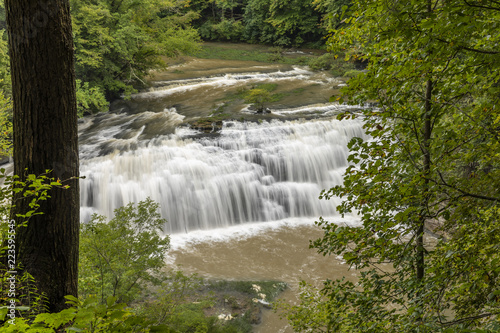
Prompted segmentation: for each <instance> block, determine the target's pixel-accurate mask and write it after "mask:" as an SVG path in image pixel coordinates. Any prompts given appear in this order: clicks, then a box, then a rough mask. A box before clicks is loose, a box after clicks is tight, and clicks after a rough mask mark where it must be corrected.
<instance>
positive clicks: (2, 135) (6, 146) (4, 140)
mask: <svg viewBox="0 0 500 333" xmlns="http://www.w3.org/2000/svg"><path fill="white" fill-rule="evenodd" d="M11 118H12V101H11V100H10V98H8V97H5V96H4V94H3V92H2V91H1V90H0V158H1V157H6V156H10V154H11V153H12V122H11Z"/></svg>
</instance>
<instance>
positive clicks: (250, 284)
mask: <svg viewBox="0 0 500 333" xmlns="http://www.w3.org/2000/svg"><path fill="white" fill-rule="evenodd" d="M209 284H210V289H211V290H218V291H237V292H241V293H245V294H248V295H250V296H251V297H254V298H261V299H265V300H266V301H268V302H271V301H273V300H274V299H275V298H276V297H277V296H278V294H280V293H281V292H282V291H284V290H285V289H286V288H287V284H286V283H284V282H279V281H273V280H266V281H230V280H218V281H210V282H209ZM259 295H260V296H259ZM262 296H265V297H262Z"/></svg>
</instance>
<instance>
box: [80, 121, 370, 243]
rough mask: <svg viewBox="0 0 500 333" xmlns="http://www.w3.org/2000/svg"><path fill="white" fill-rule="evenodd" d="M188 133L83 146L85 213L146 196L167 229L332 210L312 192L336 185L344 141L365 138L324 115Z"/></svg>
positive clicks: (109, 211)
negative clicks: (103, 147)
mask: <svg viewBox="0 0 500 333" xmlns="http://www.w3.org/2000/svg"><path fill="white" fill-rule="evenodd" d="M108 130H109V129H108ZM142 130H143V127H139V126H137V131H138V132H137V133H139V132H141V131H142ZM189 134H192V133H190V132H189V131H188V130H187V129H185V128H182V127H181V128H178V129H177V130H176V132H175V133H174V134H169V135H163V136H160V137H157V138H155V139H152V140H149V141H147V142H143V143H138V142H136V141H135V142H136V143H135V144H134V149H132V150H122V151H119V152H114V153H111V154H107V155H105V156H97V154H92V153H91V151H92V149H94V148H93V147H94V146H92V145H89V147H87V148H85V146H83V149H82V148H81V149H82V153H81V154H82V156H84V158H82V160H81V161H80V163H81V169H80V170H81V175H82V176H85V179H82V180H81V181H80V186H81V214H82V216H81V217H82V221H88V220H89V218H90V215H91V214H92V213H94V212H96V213H99V214H103V215H106V216H112V215H113V210H114V209H116V208H118V207H120V206H122V205H125V204H127V203H128V202H138V201H140V200H143V199H145V198H146V197H151V199H153V200H155V201H157V202H159V203H160V205H161V214H162V216H163V217H164V218H166V219H167V221H168V223H167V226H166V230H167V231H168V233H182V232H189V231H193V230H199V229H213V228H220V227H227V226H231V225H235V224H243V223H249V222H271V221H277V220H282V219H286V218H297V217H298V218H302V217H304V218H306V217H311V218H317V217H318V216H321V215H324V216H332V215H335V206H336V204H338V202H335V200H330V201H325V200H319V199H318V196H319V194H320V192H321V190H322V189H326V188H330V187H332V186H334V185H337V184H341V182H342V173H343V171H344V170H345V168H346V167H347V155H348V150H347V143H348V142H349V140H350V139H351V138H353V137H364V131H363V129H362V122H361V121H359V120H350V121H342V122H339V121H337V120H325V119H322V120H315V121H307V122H306V121H299V120H296V121H278V120H273V121H271V122H262V123H253V122H237V121H228V122H225V123H224V125H223V129H222V131H221V132H220V135H215V136H206V137H201V138H196V139H193V138H192V137H190V135H189ZM108 139H109V138H103V139H102V140H108ZM126 140H128V141H127V142H128V143H127V144H129V145H130V141H131V140H132V141H133V140H137V135H135V134H134V135H130V136H128V137H127V138H126Z"/></svg>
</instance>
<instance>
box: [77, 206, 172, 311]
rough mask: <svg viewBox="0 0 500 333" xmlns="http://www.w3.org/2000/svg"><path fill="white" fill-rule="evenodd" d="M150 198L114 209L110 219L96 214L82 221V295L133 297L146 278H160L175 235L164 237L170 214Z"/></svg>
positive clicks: (125, 298) (102, 298)
mask: <svg viewBox="0 0 500 333" xmlns="http://www.w3.org/2000/svg"><path fill="white" fill-rule="evenodd" d="M158 208H159V205H158V204H157V203H155V202H153V201H152V200H151V199H149V198H148V199H146V200H145V201H141V202H139V203H138V204H137V205H134V204H133V203H130V204H128V205H127V206H125V207H121V208H118V209H116V210H115V216H114V218H112V219H111V220H110V221H109V222H106V220H107V219H106V217H105V216H101V215H97V214H95V215H94V216H93V217H92V219H91V221H90V222H88V223H85V224H82V226H81V234H80V253H81V256H80V265H79V268H80V295H81V296H83V297H87V296H88V295H100V298H101V301H102V302H104V301H105V300H106V299H107V297H108V296H115V297H116V298H117V299H118V302H128V301H130V300H132V299H133V298H134V297H135V296H136V295H137V294H138V293H139V292H140V291H141V290H143V288H144V283H147V282H149V283H153V284H158V283H159V282H160V279H159V278H158V273H159V271H160V269H161V268H162V267H163V266H164V259H165V254H166V252H167V250H168V248H169V244H170V239H169V237H168V236H166V237H162V236H161V234H160V233H161V232H162V231H163V226H164V225H165V223H166V220H164V219H162V218H161V216H160V213H158Z"/></svg>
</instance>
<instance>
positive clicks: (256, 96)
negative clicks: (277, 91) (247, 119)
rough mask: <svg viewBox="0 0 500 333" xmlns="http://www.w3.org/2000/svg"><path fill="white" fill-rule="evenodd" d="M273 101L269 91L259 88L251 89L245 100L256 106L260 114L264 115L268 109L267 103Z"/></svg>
mask: <svg viewBox="0 0 500 333" xmlns="http://www.w3.org/2000/svg"><path fill="white" fill-rule="evenodd" d="M272 100H273V98H272V95H271V93H270V92H269V91H267V90H266V89H259V88H255V89H251V90H250V91H249V92H248V94H247V95H246V98H245V102H247V103H252V104H254V105H255V107H256V108H257V112H259V113H263V112H264V111H265V109H266V103H269V102H271V101H272Z"/></svg>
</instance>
